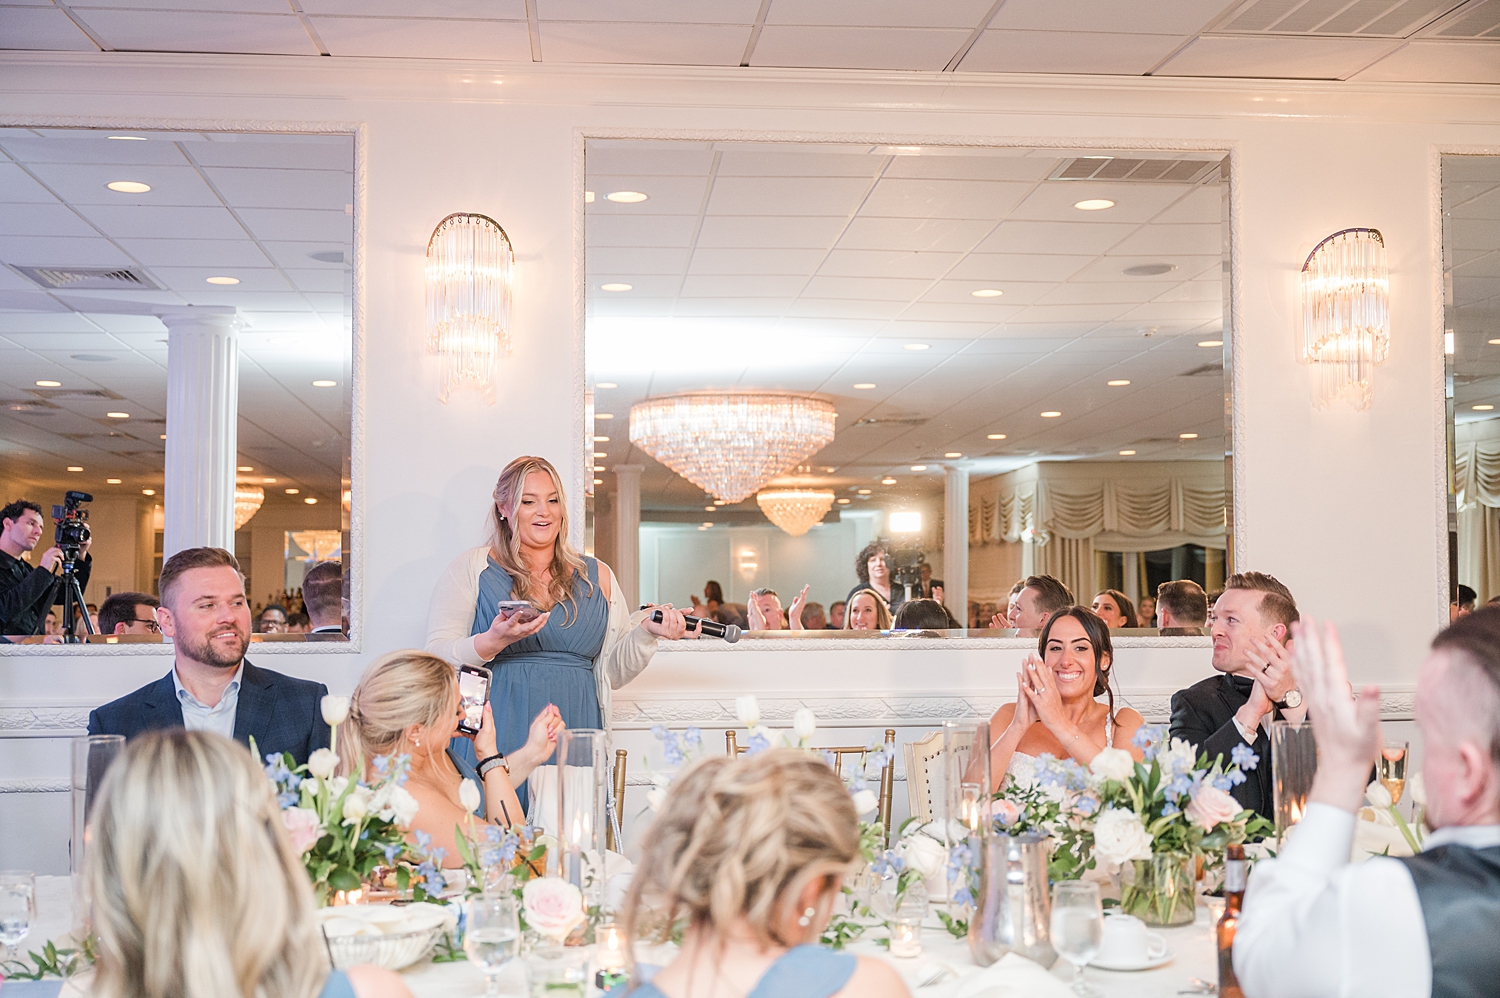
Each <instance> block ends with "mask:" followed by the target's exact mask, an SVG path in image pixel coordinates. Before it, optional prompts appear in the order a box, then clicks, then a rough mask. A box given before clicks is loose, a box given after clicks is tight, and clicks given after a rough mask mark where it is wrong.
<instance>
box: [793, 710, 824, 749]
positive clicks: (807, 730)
mask: <svg viewBox="0 0 1500 998" xmlns="http://www.w3.org/2000/svg"><path fill="white" fill-rule="evenodd" d="M792 730H793V731H795V732H796V733H797V737H798V738H800V739H802V740H803V741H807V740H808V739H809V738H811V737H812V736H813V733H814V732H816V731H817V730H818V718H817V715H815V714H814V713H813V712H812V711H810V710H808V709H807V708H806V707H798V708H797V713H795V714H793V715H792Z"/></svg>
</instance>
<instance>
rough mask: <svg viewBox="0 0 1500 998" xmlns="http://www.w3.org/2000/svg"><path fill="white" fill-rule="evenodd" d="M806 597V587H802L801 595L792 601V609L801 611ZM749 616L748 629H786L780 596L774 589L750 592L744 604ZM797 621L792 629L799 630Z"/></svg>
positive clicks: (785, 617)
mask: <svg viewBox="0 0 1500 998" xmlns="http://www.w3.org/2000/svg"><path fill="white" fill-rule="evenodd" d="M806 598H807V587H806V586H803V587H802V595H801V596H799V597H797V599H796V601H794V602H793V603H792V609H793V610H795V611H796V612H797V613H801V612H802V601H803V600H804V599H806ZM746 607H747V609H748V610H749V616H750V630H752V631H784V630H787V629H788V628H787V623H786V621H787V614H786V612H785V611H783V610H782V609H781V597H780V596H779V595H777V593H776V590H774V589H770V588H765V589H754V590H751V592H750V599H749V601H748V602H747V604H746ZM801 629H802V624H801V622H800V621H799V622H798V623H797V626H796V627H795V628H793V630H799V631H800V630H801Z"/></svg>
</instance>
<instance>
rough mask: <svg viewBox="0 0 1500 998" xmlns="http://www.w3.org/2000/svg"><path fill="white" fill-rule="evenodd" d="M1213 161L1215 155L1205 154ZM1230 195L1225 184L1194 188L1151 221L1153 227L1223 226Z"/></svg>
mask: <svg viewBox="0 0 1500 998" xmlns="http://www.w3.org/2000/svg"><path fill="white" fill-rule="evenodd" d="M1204 158H1205V159H1212V158H1213V154H1212V153H1209V154H1205V156H1204ZM1228 193H1229V188H1228V186H1227V185H1225V184H1204V185H1202V186H1199V187H1195V188H1193V189H1192V190H1191V191H1189V192H1188V193H1187V196H1185V197H1182V198H1179V199H1178V200H1177V201H1175V202H1173V203H1172V204H1171V205H1168V206H1167V210H1166V211H1163V212H1162V213H1161V214H1159V215H1157V216H1156V217H1155V218H1153V219H1151V224H1152V225H1222V224H1223V221H1224V201H1225V199H1226V198H1227V196H1228Z"/></svg>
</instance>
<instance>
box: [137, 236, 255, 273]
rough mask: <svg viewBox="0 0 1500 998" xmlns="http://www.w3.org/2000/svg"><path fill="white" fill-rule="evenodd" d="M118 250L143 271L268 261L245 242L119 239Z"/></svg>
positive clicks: (253, 263) (231, 240) (235, 240)
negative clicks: (130, 257)
mask: <svg viewBox="0 0 1500 998" xmlns="http://www.w3.org/2000/svg"><path fill="white" fill-rule="evenodd" d="M117 241H118V242H119V244H120V247H121V248H122V249H124V250H125V251H126V252H127V253H129V254H130V255H131V256H133V257H135V258H136V259H137V260H139V261H140V262H141V263H142V264H144V265H145V266H147V267H193V266H200V265H207V266H212V267H216V268H220V269H222V268H233V267H266V266H269V265H270V261H269V260H267V259H266V255H265V254H264V253H262V252H261V251H260V248H259V247H258V246H256V245H255V243H253V242H251V241H250V240H248V239H120V240H117Z"/></svg>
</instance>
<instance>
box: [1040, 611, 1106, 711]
mask: <svg viewBox="0 0 1500 998" xmlns="http://www.w3.org/2000/svg"><path fill="white" fill-rule="evenodd" d="M1064 617H1072V618H1073V619H1074V620H1076V621H1078V622H1079V623H1080V624H1082V625H1083V633H1084V634H1086V635H1088V639H1089V644H1091V645H1093V646H1094V696H1098V695H1099V694H1101V693H1103V694H1105V695H1106V696H1107V697H1108V698H1109V716H1110V717H1114V716H1115V691H1114V690H1113V689H1112V688H1111V687H1110V683H1109V675H1110V671H1111V668H1112V666H1113V665H1114V663H1115V650H1114V648H1113V646H1111V645H1110V643H1109V625H1108V624H1106V623H1105V622H1104V621H1102V620H1100V619H1099V615H1098V614H1097V613H1095V612H1094V611H1093V610H1090V609H1089V608H1088V607H1085V606H1070V607H1068V608H1067V609H1066V610H1059V611H1057V612H1056V613H1054V614H1053V615H1052V616H1050V617H1048V618H1047V625H1046V626H1045V627H1043V628H1042V636H1041V637H1039V638H1037V641H1036V653H1037V654H1038V655H1040V656H1042V658H1044V659H1045V658H1046V657H1047V637H1048V635H1050V634H1051V633H1052V625H1053V624H1055V623H1057V622H1058V621H1059V620H1061V619H1063V618H1064ZM1106 659H1108V661H1106Z"/></svg>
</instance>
